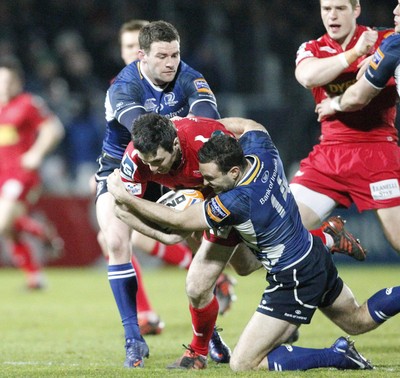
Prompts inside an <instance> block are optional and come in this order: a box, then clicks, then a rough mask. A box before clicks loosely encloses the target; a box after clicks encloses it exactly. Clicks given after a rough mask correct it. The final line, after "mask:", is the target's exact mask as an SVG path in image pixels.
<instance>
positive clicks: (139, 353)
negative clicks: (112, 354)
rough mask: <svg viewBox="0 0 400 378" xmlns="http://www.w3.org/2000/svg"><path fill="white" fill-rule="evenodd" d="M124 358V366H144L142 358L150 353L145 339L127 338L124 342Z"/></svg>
mask: <svg viewBox="0 0 400 378" xmlns="http://www.w3.org/2000/svg"><path fill="white" fill-rule="evenodd" d="M125 349H126V358H125V362H124V367H126V368H142V367H144V358H148V357H149V355H150V352H149V347H148V346H147V344H146V342H145V341H140V340H127V342H126V344H125Z"/></svg>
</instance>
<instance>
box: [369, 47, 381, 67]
mask: <svg viewBox="0 0 400 378" xmlns="http://www.w3.org/2000/svg"><path fill="white" fill-rule="evenodd" d="M384 57H385V54H384V53H383V52H382V51H381V49H380V48H379V47H378V50H376V51H375V54H374V56H373V58H372V60H371V62H370V64H369V65H370V67H371V68H373V69H374V70H376V69H377V68H378V67H379V64H380V63H381V62H382V60H383V59H384Z"/></svg>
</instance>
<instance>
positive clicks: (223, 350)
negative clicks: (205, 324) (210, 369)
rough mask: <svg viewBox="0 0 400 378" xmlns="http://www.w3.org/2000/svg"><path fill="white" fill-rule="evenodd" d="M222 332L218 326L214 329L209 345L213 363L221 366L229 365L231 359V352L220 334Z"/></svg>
mask: <svg viewBox="0 0 400 378" xmlns="http://www.w3.org/2000/svg"><path fill="white" fill-rule="evenodd" d="M221 331H222V329H221V328H217V327H216V326H215V327H214V331H213V334H212V336H211V340H210V342H209V344H208V350H209V352H208V353H209V355H210V358H211V359H212V360H213V361H215V362H217V363H220V364H227V363H229V360H230V359H231V350H230V349H229V347H228V345H226V344H225V343H224V341H223V340H222V338H221V336H220V334H219V332H221Z"/></svg>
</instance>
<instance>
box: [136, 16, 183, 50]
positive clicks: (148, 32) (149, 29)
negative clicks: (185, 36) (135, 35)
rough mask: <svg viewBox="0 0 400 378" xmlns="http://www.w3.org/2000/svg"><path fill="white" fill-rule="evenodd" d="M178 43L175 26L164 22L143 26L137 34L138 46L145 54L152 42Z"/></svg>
mask: <svg viewBox="0 0 400 378" xmlns="http://www.w3.org/2000/svg"><path fill="white" fill-rule="evenodd" d="M172 41H178V42H180V37H179V33H178V31H177V30H176V28H175V26H173V25H172V24H170V23H169V22H166V21H153V22H150V23H148V24H147V25H145V26H143V27H142V28H141V29H140V32H139V46H140V49H141V50H144V51H145V52H148V51H150V48H151V44H152V43H153V42H172Z"/></svg>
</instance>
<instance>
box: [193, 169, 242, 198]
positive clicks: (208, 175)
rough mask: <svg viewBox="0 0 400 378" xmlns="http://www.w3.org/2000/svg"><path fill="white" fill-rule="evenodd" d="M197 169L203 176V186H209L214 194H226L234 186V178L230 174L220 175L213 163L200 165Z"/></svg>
mask: <svg viewBox="0 0 400 378" xmlns="http://www.w3.org/2000/svg"><path fill="white" fill-rule="evenodd" d="M199 169H200V172H201V174H202V176H203V180H204V186H207V185H208V186H210V187H211V188H213V190H214V192H215V193H221V192H226V191H228V190H230V189H232V188H233V187H234V186H235V176H232V174H231V172H228V173H226V174H224V173H222V172H221V171H220V170H219V168H218V166H217V164H215V163H213V162H211V163H204V164H201V163H200V164H199Z"/></svg>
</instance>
